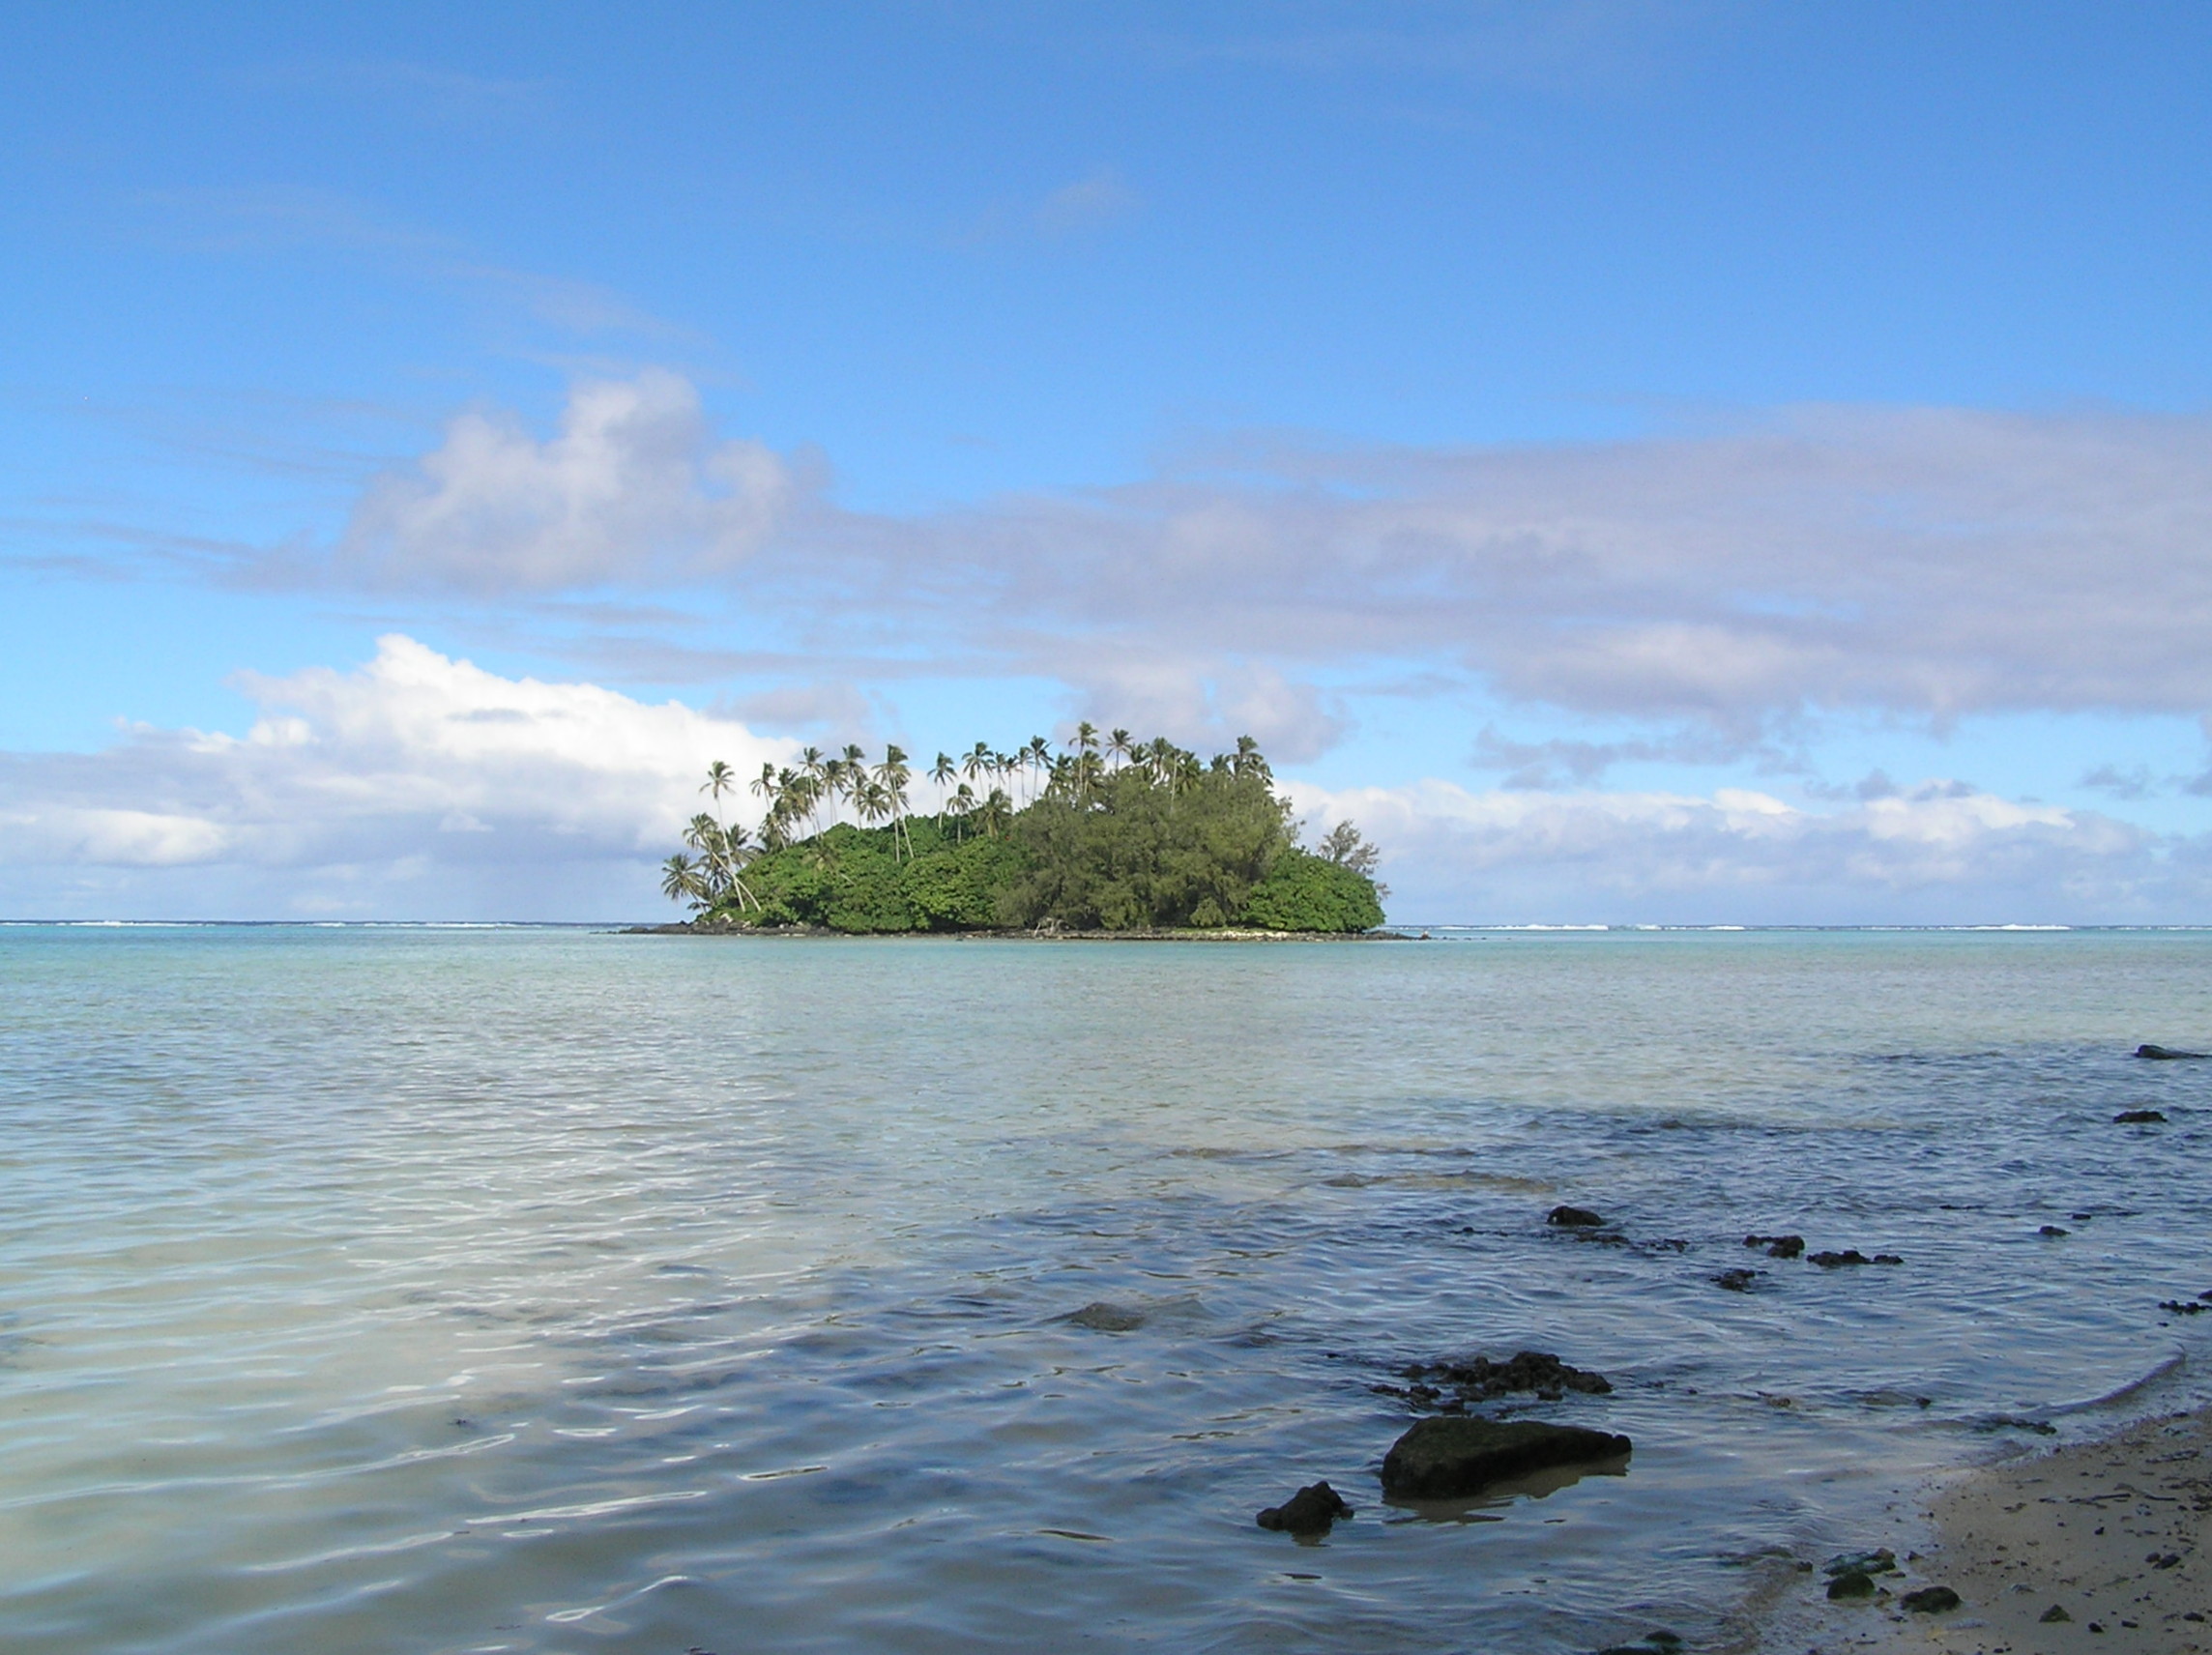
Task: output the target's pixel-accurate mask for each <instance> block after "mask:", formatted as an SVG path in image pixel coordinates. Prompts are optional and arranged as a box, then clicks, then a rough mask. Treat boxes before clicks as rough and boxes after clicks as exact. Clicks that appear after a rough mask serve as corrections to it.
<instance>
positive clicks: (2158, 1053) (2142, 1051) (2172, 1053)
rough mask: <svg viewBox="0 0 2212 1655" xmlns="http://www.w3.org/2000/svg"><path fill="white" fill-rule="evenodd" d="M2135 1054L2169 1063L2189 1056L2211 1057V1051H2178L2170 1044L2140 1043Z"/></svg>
mask: <svg viewBox="0 0 2212 1655" xmlns="http://www.w3.org/2000/svg"><path fill="white" fill-rule="evenodd" d="M2136 1056H2137V1057H2139V1058H2148V1059H2150V1060H2152V1061H2153V1062H2159V1063H2171V1062H2179V1061H2183V1060H2188V1059H2191V1058H2207V1057H2212V1052H2180V1051H2176V1050H2175V1049H2174V1048H2173V1047H2171V1046H2151V1045H2142V1046H2138V1047H2137V1048H2136Z"/></svg>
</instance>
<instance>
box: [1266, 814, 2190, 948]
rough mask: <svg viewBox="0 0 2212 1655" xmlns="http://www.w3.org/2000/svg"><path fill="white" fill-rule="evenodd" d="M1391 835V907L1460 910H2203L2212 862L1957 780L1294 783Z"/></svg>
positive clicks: (2160, 913) (1646, 918)
mask: <svg viewBox="0 0 2212 1655" xmlns="http://www.w3.org/2000/svg"><path fill="white" fill-rule="evenodd" d="M1294 791H1295V797H1296V800H1297V804H1298V806H1299V809H1300V811H1301V813H1302V814H1303V815H1304V817H1305V818H1306V819H1307V820H1308V821H1309V822H1311V823H1313V824H1315V825H1317V826H1318V825H1320V824H1323V823H1327V822H1335V821H1341V820H1343V819H1345V818H1348V817H1349V818H1351V819H1353V820H1355V821H1356V822H1357V823H1358V824H1359V826H1360V827H1362V828H1363V829H1364V830H1365V831H1366V832H1367V834H1368V836H1369V837H1370V838H1371V839H1373V840H1374V841H1375V842H1376V843H1378V844H1380V845H1381V846H1382V847H1383V851H1384V859H1383V873H1384V875H1385V876H1386V877H1387V878H1388V879H1389V881H1390V883H1391V885H1392V886H1394V887H1395V889H1396V895H1395V897H1394V899H1393V901H1392V903H1391V912H1392V915H1393V917H1397V918H1401V919H1407V920H1414V921H1432V922H1440V923H1441V922H1445V921H1451V920H1465V921H1495V922H1499V923H1542V922H1611V923H1636V922H1644V923H1685V924H1700V923H1707V924H1753V923H1792V922H1802V921H1804V920H1805V919H1807V918H1808V916H1818V917H1819V919H1820V920H1821V921H1823V922H1829V923H1839V924H1840V923H1912V922H1916V923H1929V924H1960V923H1964V924H1973V923H2010V922H2052V921H2061V922H2072V923H2088V922H2099V921H2103V922H2127V921H2141V920H2156V921H2162V922H2163V921H2180V920H2185V919H2186V920H2196V921H2201V920H2203V919H2205V918H2207V917H2212V866H2208V865H2207V846H2206V844H2204V843H2203V842H2199V841H2171V840H2162V839H2160V838H2158V837H2157V836H2155V835H2152V834H2149V833H2146V832H2144V831H2143V830H2141V829H2139V828H2137V827H2129V826H2127V825H2126V824H2123V823H2119V822H2115V821H2113V820H2111V819H2110V818H2109V817H2105V816H2100V815H2097V814H2095V813H2093V812H2087V811H2079V810H2063V809H2059V808H2056V807H2052V806H2048V805H2030V804H2025V803H2021V802H2016V801H2014V800H2010V799H2005V798H1997V797H1995V796H1994V795H1991V794H1988V793H1985V792H1981V791H1979V790H1976V789H1973V788H1969V787H1964V786H1961V785H1959V784H1955V783H1951V782H1947V781H1936V782H1930V783H1925V784H1922V785H1921V786H1919V787H1916V788H1914V789H1912V790H1910V791H1909V792H1904V793H1890V794H1887V795H1884V796H1880V797H1876V798H1868V799H1866V800H1865V801H1863V802H1861V803H1859V804H1857V805H1855V806H1853V807H1850V808H1844V809H1837V810H1834V811H1810V810H1805V809H1801V808H1798V807H1796V806H1792V805H1790V804H1789V803H1787V802H1785V801H1783V800H1781V799H1779V798H1772V797H1770V796H1769V795H1766V794H1762V793H1758V792H1752V791H1747V790H1739V789H1725V788H1724V789H1721V790H1718V791H1716V792H1715V793H1713V794H1712V795H1710V796H1709V797H1701V796H1696V795H1680V794H1661V793H1575V794H1535V793H1527V792H1502V791H1501V792H1495V793H1470V792H1469V791H1467V790H1466V789H1464V788H1460V787H1456V786H1454V785H1452V784H1450V783H1448V782H1441V781H1427V782H1423V783H1420V784H1419V785H1417V786H1414V787H1411V788H1396V789H1383V788H1370V789H1353V790H1348V791H1345V792H1340V793H1330V792H1326V791H1324V790H1320V789H1315V788H1308V787H1298V788H1295V790H1294Z"/></svg>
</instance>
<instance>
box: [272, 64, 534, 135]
mask: <svg viewBox="0 0 2212 1655" xmlns="http://www.w3.org/2000/svg"><path fill="white" fill-rule="evenodd" d="M231 78H232V79H233V80H234V81H235V82H236V83H237V84H239V85H241V86H244V87H247V88H249V89H251V90H255V91H274V92H296V93H304V94H308V95H311V96H314V97H316V98H329V97H332V96H336V97H339V98H343V99H346V100H348V101H349V102H356V103H366V104H369V105H372V106H374V107H377V108H381V109H385V110H388V111H390V112H391V113H393V114H395V115H398V116H401V117H403V118H404V119H407V120H409V121H412V122H415V123H418V124H421V125H424V126H436V127H453V126H464V125H466V126H481V125H485V124H487V123H489V124H498V125H507V124H510V123H512V122H514V121H516V120H518V119H523V118H535V117H538V116H542V115H543V114H545V113H546V112H547V111H548V110H549V109H550V107H551V105H552V101H553V99H554V97H555V95H556V94H557V92H558V90H559V83H558V82H557V81H555V80H552V79H550V78H546V77H536V78H529V79H523V78H517V77H514V76H511V75H491V74H477V73H471V72H469V71H467V70H460V69H454V68H451V67H450V66H448V65H444V64H435V63H420V62H415V61H411V60H409V59H405V58H365V59H356V60H350V61H348V60H331V59H324V60H294V61H291V62H279V63H264V64H258V65H253V66H250V67H247V68H242V69H238V70H235V71H233V72H232V73H231Z"/></svg>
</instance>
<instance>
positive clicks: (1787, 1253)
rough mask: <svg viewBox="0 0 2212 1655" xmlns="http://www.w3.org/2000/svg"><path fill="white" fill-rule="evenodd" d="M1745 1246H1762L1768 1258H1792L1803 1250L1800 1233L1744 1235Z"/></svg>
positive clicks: (1802, 1240)
mask: <svg viewBox="0 0 2212 1655" xmlns="http://www.w3.org/2000/svg"><path fill="white" fill-rule="evenodd" d="M1743 1244H1744V1245H1745V1246H1746V1247H1764V1248H1765V1249H1766V1256H1767V1257H1768V1258H1769V1259H1794V1258H1796V1257H1798V1255H1800V1254H1801V1253H1803V1252H1804V1251H1805V1237H1804V1236H1802V1235H1746V1236H1745V1237H1744V1238H1743Z"/></svg>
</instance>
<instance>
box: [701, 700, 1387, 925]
mask: <svg viewBox="0 0 2212 1655" xmlns="http://www.w3.org/2000/svg"><path fill="white" fill-rule="evenodd" d="M927 779H928V781H929V782H931V783H932V784H934V786H935V788H936V790H937V793H938V806H937V808H936V809H935V810H934V811H929V812H925V813H922V814H916V812H915V811H914V809H913V802H912V787H913V783H914V774H913V770H912V768H911V766H910V764H909V762H908V759H907V755H906V754H905V753H904V752H902V751H900V750H899V749H898V748H897V747H889V748H887V749H886V750H885V754H884V758H883V761H882V762H881V763H880V764H874V765H871V764H869V763H868V762H867V757H866V755H865V754H864V753H863V752H862V751H861V750H860V749H859V747H851V746H849V747H846V748H845V749H844V750H843V752H842V753H840V754H839V755H837V756H835V757H830V756H828V755H826V754H824V753H823V752H821V751H820V750H819V749H817V748H813V747H809V748H807V749H806V751H805V752H804V753H802V754H801V755H800V761H799V763H798V765H796V766H794V767H790V768H786V769H777V768H775V767H774V766H772V765H771V766H764V767H763V768H762V770H761V773H760V775H759V776H758V777H756V778H755V779H754V780H753V781H751V782H750V783H748V784H745V786H746V787H747V788H748V789H749V790H750V791H751V792H752V793H753V794H754V795H755V797H757V798H760V799H762V800H763V801H764V810H763V814H762V818H761V824H760V827H759V828H758V830H757V835H756V834H755V833H752V832H748V831H747V829H746V828H745V827H742V825H740V824H737V823H734V822H728V821H726V820H725V819H724V817H723V814H722V798H723V796H724V795H725V794H733V793H736V792H738V791H739V786H740V784H739V781H738V778H737V776H736V774H735V772H733V771H732V770H731V769H730V768H729V767H728V766H727V765H724V764H721V763H719V762H717V763H716V764H715V765H713V767H712V768H711V769H709V770H708V772H707V781H706V784H705V785H704V786H703V787H702V788H701V789H700V791H701V792H702V793H706V794H710V795H711V796H712V798H713V810H711V811H706V812H702V813H700V814H699V815H697V816H694V817H693V818H692V819H691V826H690V828H689V830H688V831H687V832H686V833H685V835H684V838H685V843H686V844H687V845H688V846H689V847H690V851H689V852H688V853H684V854H679V855H677V856H674V857H669V858H668V860H667V862H666V863H664V864H663V866H662V878H661V889H662V891H663V892H664V893H665V894H666V895H667V896H668V897H669V898H671V899H672V900H674V901H678V902H686V903H688V904H689V905H690V906H691V908H692V910H693V912H694V913H695V914H697V915H699V916H700V917H701V918H702V919H704V920H707V921H709V922H713V923H718V924H736V925H744V926H786V925H790V926H824V927H827V928H829V929H830V930H835V931H849V932H889V931H975V930H986V929H992V928H998V927H1004V928H1022V929H1031V928H1039V929H1045V930H1077V931H1090V930H1101V931H1137V930H1150V929H1171V928H1196V929H1213V928H1220V927H1245V928H1253V929H1261V930H1268V931H1338V932H1342V931H1365V930H1369V929H1371V928H1373V927H1374V926H1377V925H1380V924H1382V923H1383V904H1382V898H1383V895H1385V894H1386V892H1384V891H1383V889H1382V887H1380V886H1377V885H1376V883H1375V881H1374V879H1373V878H1372V877H1371V875H1372V873H1373V870H1374V866H1375V861H1376V851H1375V847H1374V846H1372V845H1369V844H1367V843H1365V842H1364V841H1363V840H1362V839H1361V837H1360V833H1359V830H1358V828H1356V827H1353V825H1352V824H1351V823H1349V822H1341V823H1339V824H1337V825H1336V826H1335V827H1332V828H1331V829H1330V830H1329V832H1328V834H1327V836H1326V837H1324V839H1323V841H1322V843H1321V845H1320V846H1319V847H1318V849H1317V850H1312V851H1308V850H1304V849H1301V848H1300V847H1299V846H1298V844H1297V843H1296V835H1295V829H1294V827H1293V826H1292V823H1291V806H1290V802H1289V801H1288V800H1287V799H1284V798H1280V797H1279V796H1277V794H1276V793H1275V791H1274V775H1273V772H1272V771H1271V770H1270V769H1268V768H1267V761H1266V758H1265V757H1264V756H1263V755H1262V754H1261V752H1260V749H1259V747H1258V746H1257V745H1256V744H1255V743H1254V742H1253V741H1252V740H1251V738H1250V737H1245V738H1243V739H1241V740H1238V741H1237V750H1236V751H1235V752H1233V753H1222V754H1217V755H1216V756H1215V757H1214V758H1213V759H1212V761H1211V762H1210V763H1202V762H1201V761H1200V760H1199V758H1198V756H1197V755H1196V754H1195V753H1191V752H1187V751H1185V750H1184V749H1182V748H1180V747H1178V746H1176V745H1174V744H1173V743H1172V742H1170V741H1167V740H1154V741H1151V742H1149V743H1146V742H1137V741H1133V740H1130V738H1129V733H1128V732H1127V731H1125V730H1116V731H1114V732H1113V733H1112V734H1111V735H1110V736H1109V737H1107V738H1106V739H1105V740H1103V741H1101V740H1100V739H1099V736H1098V733H1097V732H1096V731H1095V730H1093V729H1092V728H1091V726H1090V725H1089V724H1085V725H1082V726H1080V727H1079V728H1078V731H1077V735H1076V744H1075V747H1074V749H1073V750H1072V751H1069V752H1065V753H1058V754H1056V753H1054V751H1053V750H1052V747H1051V745H1050V743H1048V742H1047V741H1046V740H1044V738H1043V737H1041V736H1040V737H1036V738H1034V739H1033V740H1031V741H1030V742H1029V744H1028V745H1026V746H1024V747H1021V748H1019V749H1017V750H1016V751H1015V752H1013V753H1010V754H1008V753H998V752H994V751H993V750H992V749H991V748H990V747H988V746H986V745H984V744H982V743H980V742H979V743H977V744H976V745H975V747H974V748H973V749H972V750H971V751H969V752H968V753H967V754H965V755H964V756H962V757H961V758H959V759H954V758H952V757H951V756H950V755H948V754H945V753H940V754H939V755H938V756H937V762H936V763H935V764H934V765H933V766H932V767H931V768H930V769H929V772H928V777H927ZM846 811H849V812H850V813H851V815H853V816H854V817H856V818H858V819H859V820H858V823H857V824H856V823H854V822H848V821H842V820H839V817H840V814H841V813H843V812H846Z"/></svg>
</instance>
